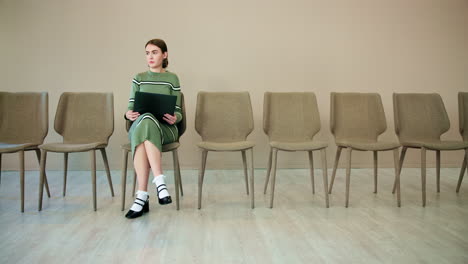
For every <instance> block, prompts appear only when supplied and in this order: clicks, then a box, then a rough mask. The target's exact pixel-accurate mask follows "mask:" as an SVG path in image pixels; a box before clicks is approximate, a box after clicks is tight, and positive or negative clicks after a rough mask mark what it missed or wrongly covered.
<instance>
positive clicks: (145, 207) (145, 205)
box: [125, 198, 149, 219]
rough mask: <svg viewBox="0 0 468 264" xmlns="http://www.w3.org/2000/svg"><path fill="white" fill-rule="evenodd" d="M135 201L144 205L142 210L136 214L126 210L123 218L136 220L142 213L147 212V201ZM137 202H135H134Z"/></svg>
mask: <svg viewBox="0 0 468 264" xmlns="http://www.w3.org/2000/svg"><path fill="white" fill-rule="evenodd" d="M137 200H139V202H140V201H141V202H143V203H144V204H143V209H141V211H138V212H135V211H133V210H128V212H127V214H125V217H127V218H128V219H133V218H137V217H140V216H142V215H143V214H144V213H147V212H149V200H146V202H145V201H143V200H141V199H138V198H137ZM137 200H135V202H136V201H137ZM140 205H141V204H140Z"/></svg>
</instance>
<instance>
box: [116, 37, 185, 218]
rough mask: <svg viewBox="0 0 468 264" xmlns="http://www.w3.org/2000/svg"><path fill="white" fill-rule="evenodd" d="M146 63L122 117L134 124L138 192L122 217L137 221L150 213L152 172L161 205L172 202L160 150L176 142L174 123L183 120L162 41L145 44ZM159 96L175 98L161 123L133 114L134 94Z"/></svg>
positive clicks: (131, 136) (175, 81)
mask: <svg viewBox="0 0 468 264" xmlns="http://www.w3.org/2000/svg"><path fill="white" fill-rule="evenodd" d="M145 50H146V62H147V64H148V66H149V70H148V71H146V72H142V73H139V74H137V75H136V76H135V78H134V79H133V83H132V91H131V93H130V100H129V102H128V111H127V112H126V113H125V118H126V119H128V120H130V121H133V124H132V126H131V127H130V130H129V133H128V137H129V139H130V142H131V147H132V155H133V164H134V167H135V171H136V174H137V179H138V191H137V192H136V199H135V202H134V203H133V205H132V207H131V208H130V210H129V211H128V213H127V214H126V215H125V217H127V218H136V217H140V216H142V215H143V213H146V212H148V211H149V195H148V177H149V171H150V168H151V171H152V172H153V175H154V179H153V180H152V182H153V183H154V184H155V185H156V193H157V195H158V201H159V203H160V204H169V203H171V202H172V200H171V196H170V195H169V192H168V190H167V188H166V184H165V182H164V178H165V176H164V175H163V171H162V168H161V150H162V145H163V144H168V143H171V142H174V141H177V139H178V136H179V135H178V134H179V133H178V130H177V126H176V124H177V123H178V122H180V121H181V120H182V118H183V117H182V113H181V108H180V99H181V97H180V85H179V79H178V78H177V75H175V74H174V73H171V72H169V71H167V70H166V67H167V65H168V63H169V61H168V59H167V57H168V53H167V46H166V43H165V42H164V41H163V40H161V39H152V40H150V41H148V42H147V43H146V45H145ZM137 91H140V92H148V93H159V94H166V95H175V96H177V102H176V107H175V112H174V113H173V114H172V113H166V114H165V115H164V117H163V120H164V121H163V122H160V121H158V120H157V119H156V118H155V117H154V116H153V115H152V114H150V113H145V114H140V113H138V112H134V111H133V103H134V101H135V100H134V98H135V92H137Z"/></svg>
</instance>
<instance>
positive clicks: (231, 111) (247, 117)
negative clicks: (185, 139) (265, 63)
mask: <svg viewBox="0 0 468 264" xmlns="http://www.w3.org/2000/svg"><path fill="white" fill-rule="evenodd" d="M253 128H254V124H253V114H252V105H251V103H250V95H249V93H248V92H199V93H198V97H197V109H196V113H195V129H196V131H197V132H198V134H199V135H200V136H201V137H202V142H200V143H198V144H197V146H198V147H199V148H201V150H202V160H201V168H200V172H199V175H198V209H200V208H201V199H202V186H203V179H204V175H205V168H206V158H207V155H208V151H241V152H242V160H243V163H244V176H245V184H246V190H247V195H249V184H248V174H247V158H246V151H247V150H249V149H250V153H251V169H250V198H251V206H252V208H254V163H253V147H254V145H255V143H253V142H251V141H247V140H246V139H247V136H248V135H249V134H250V133H251V132H252V130H253Z"/></svg>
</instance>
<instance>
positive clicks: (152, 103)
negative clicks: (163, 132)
mask: <svg viewBox="0 0 468 264" xmlns="http://www.w3.org/2000/svg"><path fill="white" fill-rule="evenodd" d="M176 101H177V96H175V95H166V94H157V93H145V92H136V93H135V104H134V106H133V111H135V112H138V113H140V115H142V114H144V113H151V114H153V115H154V117H156V118H157V119H158V120H159V121H164V120H163V116H164V114H171V115H173V114H174V110H175V105H176Z"/></svg>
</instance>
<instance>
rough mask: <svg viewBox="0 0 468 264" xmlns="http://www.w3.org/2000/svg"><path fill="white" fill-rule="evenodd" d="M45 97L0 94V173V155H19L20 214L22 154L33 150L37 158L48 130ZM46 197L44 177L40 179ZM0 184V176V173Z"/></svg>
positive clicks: (22, 173)
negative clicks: (42, 179) (43, 183)
mask: <svg viewBox="0 0 468 264" xmlns="http://www.w3.org/2000/svg"><path fill="white" fill-rule="evenodd" d="M48 107H49V95H48V94H47V92H42V93H7V92H0V173H1V165H2V154H7V153H16V152H18V153H19V164H20V189H21V212H24V152H25V151H30V150H34V151H35V152H36V156H37V161H38V162H39V161H40V159H41V152H40V151H39V148H38V146H39V145H40V144H42V142H43V141H44V138H45V137H46V135H47V131H48V129H49V121H48V120H49V116H48ZM44 180H45V183H46V190H47V195H48V196H49V197H50V193H49V186H48V184H47V177H45V176H44ZM0 182H1V174H0Z"/></svg>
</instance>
